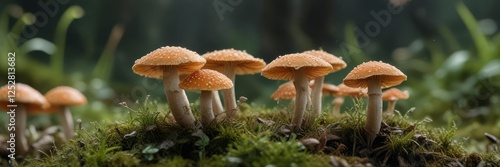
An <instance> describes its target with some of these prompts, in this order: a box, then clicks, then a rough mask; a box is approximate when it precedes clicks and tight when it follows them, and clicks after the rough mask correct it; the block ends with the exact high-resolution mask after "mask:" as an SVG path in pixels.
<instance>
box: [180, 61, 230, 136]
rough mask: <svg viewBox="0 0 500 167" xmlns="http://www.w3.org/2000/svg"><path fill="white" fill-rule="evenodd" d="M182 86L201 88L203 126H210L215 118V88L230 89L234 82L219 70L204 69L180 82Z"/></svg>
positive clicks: (191, 88)
mask: <svg viewBox="0 0 500 167" xmlns="http://www.w3.org/2000/svg"><path fill="white" fill-rule="evenodd" d="M180 87H181V88H182V89H186V90H201V95H200V111H201V124H202V126H203V127H208V126H209V125H210V124H212V122H213V121H214V120H215V119H214V118H215V117H214V113H213V110H212V92H213V91H214V90H220V89H229V88H231V87H233V82H232V81H231V80H230V79H229V78H228V77H226V76H225V75H224V74H221V73H219V72H217V71H214V70H209V69H202V70H198V71H195V72H193V73H191V74H189V75H188V76H187V77H186V78H184V79H183V80H182V81H181V83H180Z"/></svg>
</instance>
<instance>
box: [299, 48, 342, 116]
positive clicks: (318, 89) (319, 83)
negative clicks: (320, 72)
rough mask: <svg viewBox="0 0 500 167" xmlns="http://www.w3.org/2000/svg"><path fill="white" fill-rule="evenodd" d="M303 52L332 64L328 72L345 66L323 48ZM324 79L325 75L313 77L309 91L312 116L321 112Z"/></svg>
mask: <svg viewBox="0 0 500 167" xmlns="http://www.w3.org/2000/svg"><path fill="white" fill-rule="evenodd" d="M303 53H305V54H309V55H312V56H315V57H318V58H321V59H323V60H324V61H326V62H327V63H329V64H330V65H332V67H333V68H332V71H330V73H332V72H336V71H339V70H341V69H344V68H345V67H346V66H347V64H346V63H345V62H344V61H343V60H342V59H341V58H338V57H336V56H334V55H332V54H329V53H327V52H325V51H323V50H310V51H305V52H303ZM324 80H325V76H319V77H317V78H315V79H314V87H313V89H312V93H311V102H312V110H313V117H317V116H318V115H320V114H321V102H322V99H321V97H322V95H321V94H322V89H323V82H324Z"/></svg>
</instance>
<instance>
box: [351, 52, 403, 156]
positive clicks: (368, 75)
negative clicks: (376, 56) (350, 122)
mask: <svg viewBox="0 0 500 167" xmlns="http://www.w3.org/2000/svg"><path fill="white" fill-rule="evenodd" d="M405 80H406V75H405V74H403V73H402V72H401V71H400V70H398V69H397V68H396V67H394V66H392V65H390V64H387V63H383V62H377V61H369V62H365V63H362V64H360V65H358V66H356V67H355V68H354V69H353V70H352V71H351V72H350V73H349V74H347V76H346V77H345V78H344V84H345V85H346V86H349V87H353V88H366V87H368V96H369V97H368V111H367V114H366V124H365V130H366V132H367V133H368V134H367V137H368V139H367V142H368V149H372V143H373V141H374V140H375V138H376V137H377V134H378V133H379V132H380V127H381V123H382V98H381V96H382V88H387V87H391V86H396V85H399V84H401V82H403V81H405Z"/></svg>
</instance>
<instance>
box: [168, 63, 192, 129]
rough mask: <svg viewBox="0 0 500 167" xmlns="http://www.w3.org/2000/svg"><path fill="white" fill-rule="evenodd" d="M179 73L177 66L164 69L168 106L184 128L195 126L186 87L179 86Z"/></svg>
mask: <svg viewBox="0 0 500 167" xmlns="http://www.w3.org/2000/svg"><path fill="white" fill-rule="evenodd" d="M179 83H180V81H179V74H178V72H177V68H176V67H175V66H165V67H164V69H163V87H164V89H165V95H166V96H167V101H168V106H169V107H170V110H171V111H172V115H173V116H174V118H175V121H176V122H177V123H179V124H180V125H181V126H182V127H184V128H193V127H195V124H194V123H195V119H194V116H193V113H191V108H190V107H189V101H188V99H187V96H186V93H185V92H184V89H181V88H180V87H179Z"/></svg>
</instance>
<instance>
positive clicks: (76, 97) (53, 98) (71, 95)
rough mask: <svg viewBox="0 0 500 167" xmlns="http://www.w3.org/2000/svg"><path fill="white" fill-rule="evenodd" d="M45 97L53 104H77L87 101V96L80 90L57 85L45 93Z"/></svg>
mask: <svg viewBox="0 0 500 167" xmlns="http://www.w3.org/2000/svg"><path fill="white" fill-rule="evenodd" d="M45 98H46V99H47V101H49V103H50V104H51V105H55V106H77V105H83V104H86V103H87V98H86V97H85V96H84V95H83V94H82V93H81V92H80V91H78V90H76V89H75V88H72V87H69V86H58V87H55V88H53V89H51V90H49V91H48V92H47V93H45Z"/></svg>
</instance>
